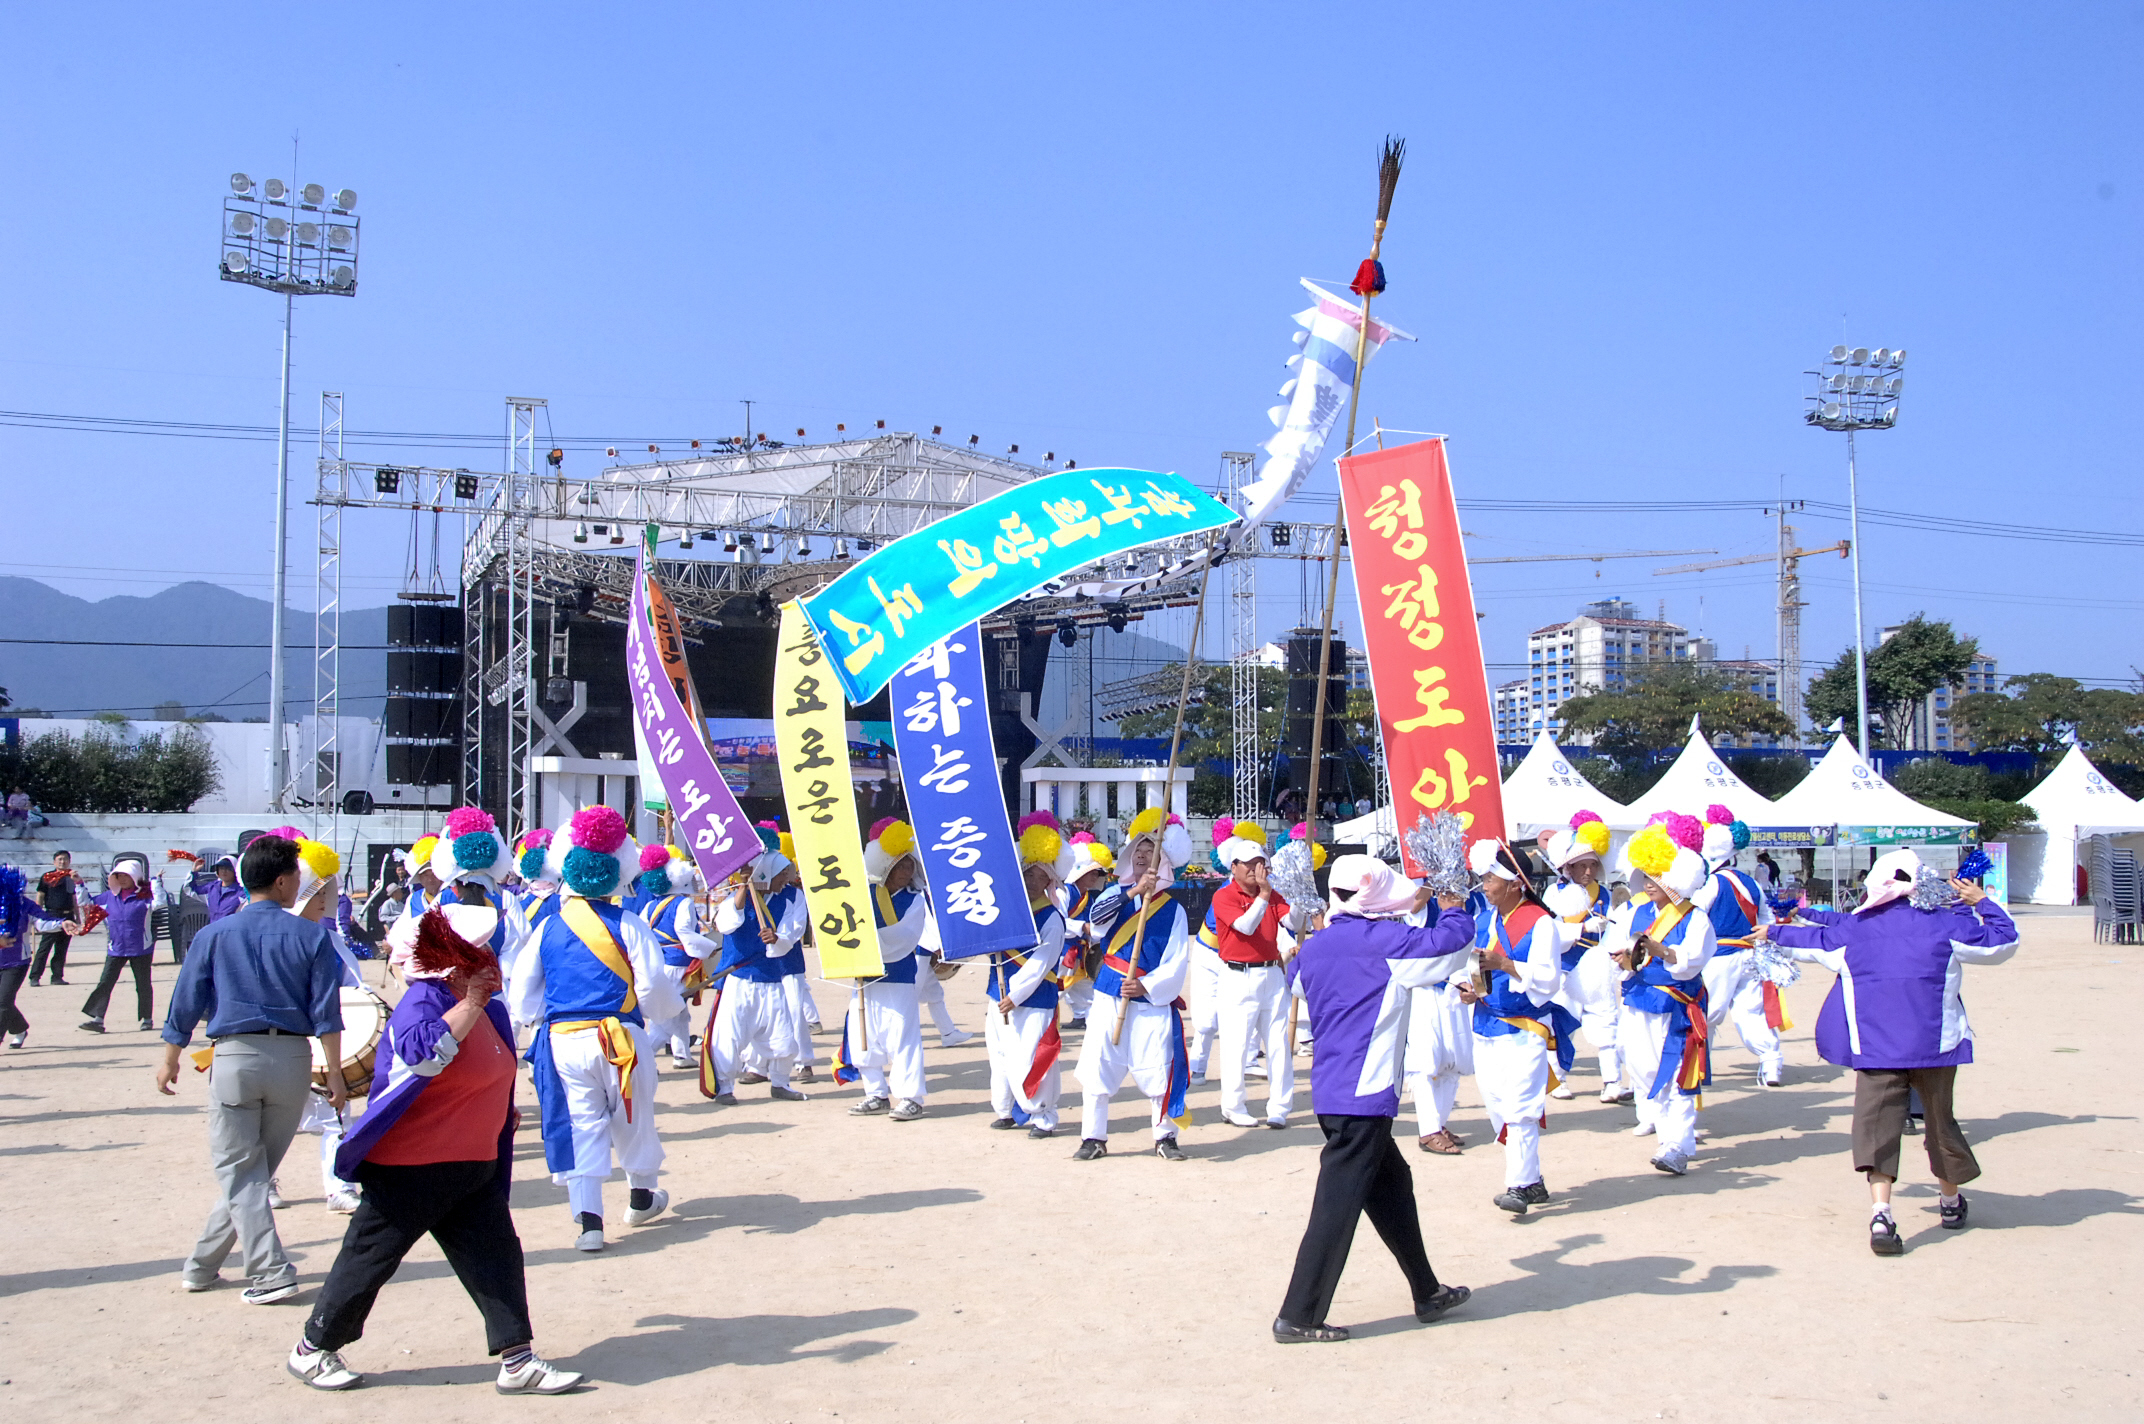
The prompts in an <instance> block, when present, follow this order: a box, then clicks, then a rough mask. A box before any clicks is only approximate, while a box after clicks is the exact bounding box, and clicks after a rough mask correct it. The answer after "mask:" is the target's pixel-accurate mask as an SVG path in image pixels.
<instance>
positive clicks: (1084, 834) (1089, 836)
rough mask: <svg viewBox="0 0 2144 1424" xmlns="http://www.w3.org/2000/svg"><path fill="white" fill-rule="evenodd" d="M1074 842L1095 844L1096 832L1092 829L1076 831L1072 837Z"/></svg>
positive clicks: (1076, 843)
mask: <svg viewBox="0 0 2144 1424" xmlns="http://www.w3.org/2000/svg"><path fill="white" fill-rule="evenodd" d="M1072 844H1073V845H1093V844H1094V833H1093V832H1092V831H1078V832H1075V833H1074V834H1073V837H1072Z"/></svg>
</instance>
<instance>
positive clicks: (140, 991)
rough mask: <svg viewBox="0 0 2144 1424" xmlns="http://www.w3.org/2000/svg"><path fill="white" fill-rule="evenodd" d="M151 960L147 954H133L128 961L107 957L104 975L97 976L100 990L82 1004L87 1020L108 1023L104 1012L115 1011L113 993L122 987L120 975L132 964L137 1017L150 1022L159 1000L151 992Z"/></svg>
mask: <svg viewBox="0 0 2144 1424" xmlns="http://www.w3.org/2000/svg"><path fill="white" fill-rule="evenodd" d="M149 959H150V956H148V955H146V954H130V955H128V956H126V957H125V958H124V959H120V958H115V957H113V956H111V955H106V956H105V959H104V972H103V973H102V974H100V975H98V976H97V987H96V988H94V989H92V990H90V991H89V997H88V998H86V999H84V1000H83V1001H82V1014H83V1017H85V1018H92V1019H95V1020H96V1021H97V1022H99V1023H102V1022H104V1011H105V1010H106V1009H108V1008H110V1007H111V1004H112V989H113V987H114V986H116V985H117V984H118V983H119V975H120V971H122V970H123V969H125V968H126V967H127V966H128V965H129V964H131V965H133V966H134V1006H135V1008H136V1009H138V1010H139V1012H138V1013H136V1014H135V1017H136V1018H139V1019H146V1018H148V1017H149V1016H150V1014H151V1013H152V1012H153V1011H154V1009H155V1007H156V1000H155V998H154V997H153V996H152V995H151V994H150V991H149V969H150V964H149Z"/></svg>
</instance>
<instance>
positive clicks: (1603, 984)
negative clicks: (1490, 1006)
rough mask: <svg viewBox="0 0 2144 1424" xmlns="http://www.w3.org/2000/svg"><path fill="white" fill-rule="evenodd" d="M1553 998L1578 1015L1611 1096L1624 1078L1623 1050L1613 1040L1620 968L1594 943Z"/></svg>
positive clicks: (1620, 1005)
mask: <svg viewBox="0 0 2144 1424" xmlns="http://www.w3.org/2000/svg"><path fill="white" fill-rule="evenodd" d="M1555 1001H1556V1002H1557V1003H1559V1004H1561V1005H1563V1006H1564V1007H1565V1008H1566V1009H1569V1010H1570V1011H1571V1012H1572V1013H1573V1014H1576V1015H1577V1016H1578V1026H1579V1028H1580V1030H1581V1031H1583V1032H1584V1034H1585V1035H1586V1042H1588V1043H1590V1044H1592V1045H1593V1049H1594V1051H1595V1052H1596V1053H1598V1054H1599V1055H1600V1066H1601V1092H1602V1093H1603V1094H1608V1095H1611V1096H1612V1095H1613V1090H1614V1089H1615V1088H1616V1086H1617V1085H1618V1084H1619V1083H1620V1082H1621V1081H1622V1078H1623V1056H1622V1050H1621V1049H1620V1048H1619V1047H1618V1046H1617V1043H1616V1024H1617V1023H1618V1021H1619V1020H1620V1018H1621V1016H1622V1008H1623V971H1622V970H1620V969H1618V968H1617V967H1616V963H1615V960H1614V959H1612V958H1610V957H1609V954H1608V951H1607V950H1605V949H1603V948H1601V947H1600V946H1599V945H1595V946H1593V948H1591V949H1589V950H1587V951H1586V952H1585V953H1584V954H1583V955H1581V956H1580V957H1579V960H1578V963H1577V965H1575V966H1574V967H1573V968H1572V970H1571V972H1570V973H1568V974H1566V975H1564V976H1563V987H1562V988H1560V989H1558V990H1557V991H1556V1000H1555Z"/></svg>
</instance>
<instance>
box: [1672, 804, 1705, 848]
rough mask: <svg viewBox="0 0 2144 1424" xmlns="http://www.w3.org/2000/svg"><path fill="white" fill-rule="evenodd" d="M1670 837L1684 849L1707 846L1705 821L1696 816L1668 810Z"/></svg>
mask: <svg viewBox="0 0 2144 1424" xmlns="http://www.w3.org/2000/svg"><path fill="white" fill-rule="evenodd" d="M1666 824H1667V828H1668V839H1669V840H1671V841H1673V842H1675V844H1677V845H1679V846H1681V847H1682V848H1683V849H1684V850H1703V849H1704V848H1705V823H1704V822H1703V821H1700V820H1699V819H1697V817H1695V816H1685V815H1683V814H1682V813H1680V812H1678V811H1670V812H1668V819H1667V822H1666Z"/></svg>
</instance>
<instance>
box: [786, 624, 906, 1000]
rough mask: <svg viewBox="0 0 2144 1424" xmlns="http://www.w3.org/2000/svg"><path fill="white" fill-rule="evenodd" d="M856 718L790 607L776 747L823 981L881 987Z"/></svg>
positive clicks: (882, 963)
mask: <svg viewBox="0 0 2144 1424" xmlns="http://www.w3.org/2000/svg"><path fill="white" fill-rule="evenodd" d="M846 710H847V709H846V708H844V707H843V706H842V704H841V687H840V685H839V684H838V683H837V682H835V680H834V678H833V676H832V674H831V673H830V672H829V671H828V668H827V661H826V657H825V655H824V654H823V653H821V652H820V650H819V640H818V639H817V638H814V637H813V636H812V632H811V625H810V624H809V623H807V622H805V621H804V614H803V612H802V611H801V610H800V609H799V608H798V607H797V606H796V604H794V603H785V604H783V605H782V625H781V639H780V644H779V647H778V648H777V650H776V652H775V655H774V740H775V745H776V747H777V748H778V749H779V750H780V752H781V758H782V800H783V801H784V802H786V803H787V805H788V807H789V833H790V835H791V836H792V837H793V838H794V839H795V841H796V848H797V874H798V875H800V876H802V877H803V879H804V904H805V907H806V909H807V910H808V911H809V912H810V914H811V920H812V924H813V926H814V927H815V928H816V930H817V934H816V935H814V937H813V938H814V941H815V942H816V943H817V945H818V947H819V972H820V973H821V974H822V975H824V976H825V977H826V978H829V979H876V978H878V977H879V976H880V975H882V974H884V973H885V972H886V963H885V960H883V959H882V958H880V956H879V952H878V930H877V928H876V926H875V923H874V921H873V920H872V918H871V887H870V884H869V883H868V882H867V881H866V880H865V879H864V838H863V828H862V827H860V826H858V825H857V824H856V786H855V783H854V782H852V781H851V780H850V779H849V743H848V738H847V736H846V735H845V728H844V726H843V723H842V716H843V713H844V712H845V711H846Z"/></svg>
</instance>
